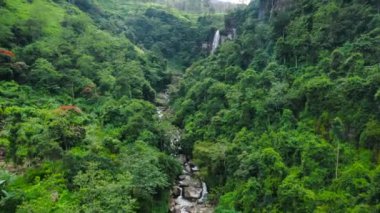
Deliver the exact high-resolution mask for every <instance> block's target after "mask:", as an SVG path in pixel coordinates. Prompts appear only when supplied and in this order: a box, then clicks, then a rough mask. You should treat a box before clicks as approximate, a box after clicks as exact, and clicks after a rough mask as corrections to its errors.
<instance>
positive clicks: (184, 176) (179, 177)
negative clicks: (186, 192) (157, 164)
mask: <svg viewBox="0 0 380 213" xmlns="http://www.w3.org/2000/svg"><path fill="white" fill-rule="evenodd" d="M186 176H188V175H180V176H178V179H179V180H185V178H186Z"/></svg>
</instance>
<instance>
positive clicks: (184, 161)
mask: <svg viewBox="0 0 380 213" xmlns="http://www.w3.org/2000/svg"><path fill="white" fill-rule="evenodd" d="M178 160H179V162H181V163H182V164H185V163H186V162H187V157H186V155H184V154H180V155H179V156H178Z"/></svg>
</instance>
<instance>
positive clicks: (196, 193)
mask: <svg viewBox="0 0 380 213" xmlns="http://www.w3.org/2000/svg"><path fill="white" fill-rule="evenodd" d="M183 190H184V193H183V197H184V198H185V199H188V200H197V199H199V198H200V197H201V195H202V188H196V187H192V186H190V187H184V188H183Z"/></svg>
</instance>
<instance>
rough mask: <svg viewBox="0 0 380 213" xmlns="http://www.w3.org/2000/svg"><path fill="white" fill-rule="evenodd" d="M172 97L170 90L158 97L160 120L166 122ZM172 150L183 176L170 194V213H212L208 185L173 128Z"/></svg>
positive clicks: (171, 135) (178, 133)
mask: <svg viewBox="0 0 380 213" xmlns="http://www.w3.org/2000/svg"><path fill="white" fill-rule="evenodd" d="M169 100H170V95H169V92H168V90H166V91H164V92H163V93H159V94H158V95H157V103H158V104H159V106H158V107H157V115H158V118H159V119H160V120H165V119H167V117H168V114H171V113H172V112H171V110H170V109H169V107H168V106H169ZM168 134H169V135H168V136H169V139H170V149H171V150H173V153H172V154H173V156H175V157H176V158H177V159H178V161H179V162H180V163H181V165H182V174H181V175H179V176H178V177H177V180H176V182H175V183H174V184H173V187H172V190H171V193H170V196H171V197H170V205H169V208H170V209H169V212H171V213H212V212H214V210H213V208H212V206H211V205H209V204H207V195H208V191H207V185H206V183H205V182H203V181H202V180H201V179H200V178H199V176H198V172H199V168H198V167H197V166H196V165H195V164H194V163H193V162H192V161H191V159H189V158H188V157H187V156H186V155H183V154H179V153H181V143H180V142H181V130H180V129H178V128H177V127H174V126H173V129H172V130H170V131H168Z"/></svg>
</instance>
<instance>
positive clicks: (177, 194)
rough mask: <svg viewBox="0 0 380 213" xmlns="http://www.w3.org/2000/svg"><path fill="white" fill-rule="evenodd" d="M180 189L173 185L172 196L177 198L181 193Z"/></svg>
mask: <svg viewBox="0 0 380 213" xmlns="http://www.w3.org/2000/svg"><path fill="white" fill-rule="evenodd" d="M181 192H182V189H181V188H179V187H178V186H174V187H173V189H172V195H173V197H174V198H177V197H179V196H180V195H181Z"/></svg>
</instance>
